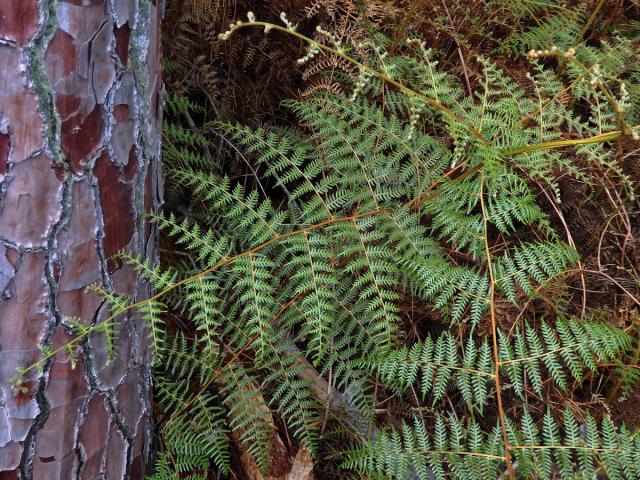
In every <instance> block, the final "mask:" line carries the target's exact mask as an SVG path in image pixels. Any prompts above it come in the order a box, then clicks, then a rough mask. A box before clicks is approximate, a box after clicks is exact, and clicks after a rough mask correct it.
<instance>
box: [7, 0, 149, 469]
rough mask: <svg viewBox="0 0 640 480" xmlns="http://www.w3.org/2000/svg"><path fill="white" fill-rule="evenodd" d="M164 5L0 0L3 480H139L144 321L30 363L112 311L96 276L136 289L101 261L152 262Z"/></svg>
mask: <svg viewBox="0 0 640 480" xmlns="http://www.w3.org/2000/svg"><path fill="white" fill-rule="evenodd" d="M159 20H160V12H159V11H158V8H157V7H156V3H155V2H153V1H150V0H110V1H109V2H107V1H106V0H91V1H87V0H84V1H79V0H58V2H54V0H0V480H4V479H22V480H25V479H37V480H49V479H51V480H54V479H55V480H58V479H65V480H66V479H94V478H108V479H120V478H131V479H141V478H143V475H144V470H145V466H146V465H147V464H148V460H149V458H148V457H149V440H150V436H151V427H150V415H151V411H150V408H151V407H150V398H149V394H150V374H149V367H148V365H149V348H148V341H147V338H146V334H145V332H146V330H145V326H144V324H143V322H142V321H141V319H139V318H137V317H136V316H135V315H132V316H129V317H127V318H126V319H124V320H122V322H123V325H122V327H121V329H120V334H119V336H118V337H117V339H116V342H115V348H116V351H117V357H116V359H115V361H113V362H111V363H109V362H108V358H107V347H106V345H105V342H104V341H103V339H102V338H100V336H96V337H95V338H94V337H91V338H89V339H85V340H84V341H82V343H81V348H80V354H79V358H78V362H77V364H74V363H73V362H71V360H70V358H69V357H68V355H67V354H66V353H59V354H57V355H56V356H55V357H54V358H53V359H52V360H51V361H49V362H46V364H45V365H44V368H43V370H42V371H41V372H38V371H32V372H30V373H29V374H27V376H26V377H25V381H24V383H23V385H22V388H20V389H19V390H13V389H12V388H11V386H10V382H11V380H12V379H13V378H14V377H15V376H16V374H17V368H18V367H25V366H28V365H31V364H33V363H34V362H36V361H37V360H38V359H39V358H41V348H42V347H45V346H46V347H53V348H56V347H59V346H61V345H63V344H65V343H66V342H68V341H69V339H70V338H71V337H70V335H69V328H68V327H69V321H68V318H69V317H76V318H78V319H80V321H82V322H84V323H85V324H93V323H95V322H100V321H102V320H104V318H106V316H107V315H108V311H107V307H106V306H105V304H104V302H103V301H102V299H100V298H99V297H98V296H96V295H93V294H89V293H86V292H85V289H86V287H87V286H89V285H91V284H94V283H97V284H99V285H100V286H102V288H105V289H113V290H115V291H118V292H120V293H124V294H128V295H131V296H132V297H134V299H137V300H139V299H142V298H144V297H145V296H146V295H148V293H149V289H148V286H147V285H145V284H144V283H143V282H142V281H141V279H139V278H138V276H137V274H136V272H135V270H133V269H132V268H130V267H128V266H123V265H121V264H119V263H116V262H111V261H110V259H109V257H110V256H112V255H113V254H115V253H117V252H118V251H119V250H123V249H127V250H129V251H131V252H133V253H135V254H138V255H141V256H143V257H147V258H150V259H152V260H153V259H155V255H156V244H157V242H156V232H155V231H154V230H153V229H151V228H150V227H149V225H145V223H144V222H143V221H142V218H143V216H142V215H143V213H144V210H145V209H146V210H154V209H156V208H157V207H158V205H159V202H160V195H161V193H160V192H161V189H160V181H159V177H158V172H159V168H158V159H159V130H160V127H161V118H160V116H161V114H160V112H161V103H160V90H161V81H160V55H159V51H158V49H159V42H158V28H159Z"/></svg>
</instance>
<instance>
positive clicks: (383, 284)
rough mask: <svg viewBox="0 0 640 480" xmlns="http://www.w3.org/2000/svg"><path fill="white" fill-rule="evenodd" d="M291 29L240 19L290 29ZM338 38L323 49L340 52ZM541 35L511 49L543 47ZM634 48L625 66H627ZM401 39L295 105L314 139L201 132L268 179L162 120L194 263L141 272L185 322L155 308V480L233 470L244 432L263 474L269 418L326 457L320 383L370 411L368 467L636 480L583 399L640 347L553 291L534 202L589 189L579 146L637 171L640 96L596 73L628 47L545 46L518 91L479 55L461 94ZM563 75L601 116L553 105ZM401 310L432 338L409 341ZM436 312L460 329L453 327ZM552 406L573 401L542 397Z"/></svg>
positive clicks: (353, 458) (177, 223)
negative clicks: (232, 451)
mask: <svg viewBox="0 0 640 480" xmlns="http://www.w3.org/2000/svg"><path fill="white" fill-rule="evenodd" d="M284 20H285V27H277V26H269V24H261V23H260V22H256V21H255V19H254V18H250V21H249V22H248V23H246V24H242V23H238V24H234V25H233V29H236V28H241V27H245V26H248V27H251V26H253V27H255V26H260V27H265V29H266V28H267V27H268V28H269V29H272V28H276V29H278V28H279V29H280V30H284V31H290V32H292V31H293V26H292V25H291V24H290V23H289V22H288V21H286V17H284ZM549 21H550V20H549ZM328 38H329V40H327V45H328V46H326V45H318V44H317V43H316V42H315V41H312V43H311V52H316V53H318V52H320V51H322V50H324V51H329V52H332V53H334V54H338V55H342V56H346V53H345V52H346V50H345V48H346V47H345V46H343V45H339V44H337V40H335V39H332V38H330V37H328ZM534 38H536V37H535V33H530V34H529V36H524V37H522V38H521V39H519V40H513V41H512V42H511V43H510V44H507V45H506V46H505V48H514V49H515V50H516V51H520V50H522V47H523V46H525V45H526V46H527V47H528V46H529V45H531V46H532V48H535V47H534V46H533V45H534ZM621 42H622V43H621V45H620V46H619V48H618V49H617V50H616V52H617V54H618V55H621V56H624V55H627V57H629V56H632V55H634V53H633V51H632V50H630V49H629V48H628V45H626V44H624V42H623V41H622V40H621ZM389 46H390V45H389V42H388V41H387V40H386V39H384V38H383V37H380V38H379V39H378V44H376V46H375V48H372V49H371V57H370V58H361V59H358V60H353V59H352V60H353V62H354V64H356V65H358V68H359V69H360V71H361V75H360V76H359V77H358V79H355V80H353V82H354V83H353V85H352V87H353V94H352V95H348V96H345V97H342V96H339V95H335V94H331V93H326V94H322V93H315V94H314V95H313V96H310V97H307V98H305V99H304V100H290V101H287V102H286V103H285V106H286V107H287V108H288V109H289V110H290V111H291V112H292V113H293V114H294V115H295V116H296V118H297V120H298V123H299V128H280V127H275V126H264V127H262V128H258V129H251V128H247V127H244V126H242V125H237V124H224V123H216V124H213V125H208V127H207V129H205V131H206V132H209V133H214V134H215V135H216V136H220V137H222V138H224V140H225V141H226V142H229V143H231V144H233V145H234V148H237V149H238V151H241V152H243V153H244V154H246V155H247V156H249V157H250V158H252V159H255V161H256V168H257V172H258V177H259V178H257V179H255V180H254V182H253V183H252V182H251V181H249V182H247V181H244V182H243V181H239V180H238V179H234V178H230V177H229V176H226V175H225V174H224V173H223V171H222V169H221V168H220V167H219V166H216V165H215V162H214V161H213V160H212V159H210V158H207V157H206V155H204V153H203V152H204V146H205V145H206V144H208V143H211V142H212V141H211V140H210V139H208V138H207V137H206V136H205V133H203V132H195V131H192V130H187V129H184V128H182V127H180V126H178V125H174V124H170V125H167V128H166V129H165V152H166V158H167V163H168V165H167V171H166V174H167V178H168V179H169V181H170V183H169V189H170V194H173V195H178V196H180V195H183V196H184V192H189V195H188V198H189V199H190V201H191V205H190V208H189V209H188V210H187V211H186V213H185V212H182V214H181V215H179V217H180V218H178V217H177V216H176V214H174V213H167V214H163V215H159V216H157V217H154V221H155V222H156V223H157V224H158V225H159V226H160V227H161V228H162V229H164V231H165V232H166V234H167V235H168V236H169V237H171V238H172V239H173V241H174V245H175V247H176V248H177V249H182V250H183V252H184V256H178V257H177V260H176V261H175V262H174V263H175V265H174V266H173V267H171V268H172V269H173V270H168V271H164V272H163V271H159V270H157V269H153V268H150V267H149V266H147V265H142V264H139V263H136V261H135V259H131V258H129V259H128V260H129V261H130V262H133V263H134V264H136V266H137V267H138V268H139V269H141V270H142V271H144V272H145V273H146V274H147V275H148V277H149V279H150V280H151V281H153V282H154V283H155V284H156V286H157V288H158V291H159V292H160V294H162V295H163V299H162V301H163V302H164V303H165V304H166V305H167V306H168V308H169V309H170V311H171V312H172V315H174V316H177V317H178V318H179V319H180V322H178V325H179V324H180V323H185V322H191V323H192V324H193V328H191V329H189V331H190V332H191V334H190V337H189V338H186V337H185V336H184V335H183V334H181V333H179V334H178V336H176V335H175V333H174V330H175V328H176V326H175V325H174V324H173V323H172V325H171V328H170V329H168V327H167V326H166V325H165V322H164V320H163V318H164V317H161V316H160V315H159V314H158V312H159V310H160V309H159V307H157V308H155V309H153V308H147V311H146V313H147V314H148V315H149V316H150V317H153V319H152V321H151V322H150V328H151V330H152V332H153V335H152V337H153V338H154V339H157V341H156V345H155V346H156V348H155V352H154V355H155V364H156V365H157V366H158V369H159V370H158V371H159V374H161V375H163V376H164V378H166V379H167V380H163V381H162V382H161V383H160V384H159V392H160V396H159V398H160V401H161V402H163V404H164V405H165V406H166V407H167V408H168V409H169V410H170V411H171V412H173V413H172V414H171V415H172V416H171V418H170V420H169V421H168V425H169V427H168V428H167V429H165V430H164V439H165V442H166V444H167V447H166V451H165V452H163V453H162V455H161V456H160V459H159V468H158V473H157V474H156V476H155V477H154V478H158V479H160V478H169V475H170V474H171V472H172V468H173V471H178V472H182V471H189V472H194V471H195V472H197V471H200V472H204V471H205V470H206V468H207V466H206V465H205V463H206V462H204V463H203V459H205V458H212V459H213V461H214V463H215V465H217V467H218V468H219V469H220V470H221V471H223V472H225V471H228V470H229V454H228V452H227V451H226V449H227V448H228V447H227V445H228V437H227V436H228V434H229V432H236V433H237V434H238V435H237V436H238V438H239V440H238V441H239V442H241V444H242V445H244V446H245V447H246V448H247V449H248V451H249V454H250V455H251V456H253V457H254V458H255V460H256V463H257V464H258V465H259V467H260V468H261V469H262V470H263V471H266V470H267V469H268V465H269V454H270V450H269V449H270V438H271V436H272V435H273V433H274V428H275V427H274V423H273V419H272V415H277V416H278V417H279V418H280V419H281V420H282V422H284V425H285V427H284V428H286V429H287V430H288V431H289V432H290V433H291V435H292V437H293V438H294V439H295V442H296V443H297V444H299V445H302V446H304V447H306V448H308V449H309V450H310V451H311V452H312V453H313V454H318V451H319V448H320V445H321V441H322V439H323V424H324V423H325V421H326V418H325V416H326V415H327V412H330V411H331V410H332V408H333V407H332V405H334V403H333V402H332V400H331V399H327V398H322V395H319V393H318V390H319V389H318V386H317V382H319V381H320V382H328V383H327V385H328V388H329V389H330V390H331V391H333V392H335V394H334V395H336V396H341V398H343V399H346V400H344V402H346V404H348V405H349V408H350V409H351V413H352V414H353V412H354V411H355V412H356V413H355V415H356V416H357V417H358V418H359V419H361V420H362V419H364V428H359V427H357V426H355V425H356V423H357V422H356V423H354V422H352V423H351V426H352V427H353V428H352V430H353V441H352V447H350V448H349V449H346V450H345V451H343V452H341V455H342V460H343V463H342V466H343V468H344V469H346V470H352V471H354V472H356V473H357V474H365V475H369V476H373V477H376V478H377V477H385V478H386V477H393V478H401V479H404V478H420V479H423V478H424V479H430V478H446V477H450V476H454V477H455V478H469V479H481V478H502V477H510V478H516V477H517V478H531V477H535V478H557V477H558V476H560V477H562V478H574V477H584V478H587V477H589V478H591V477H594V476H598V475H603V474H606V475H607V476H608V477H609V478H638V477H640V473H639V472H640V470H638V469H637V467H636V466H635V465H637V463H638V461H639V460H640V458H639V457H638V446H639V445H638V441H639V440H638V438H637V437H636V436H635V435H634V434H632V433H631V432H630V431H629V430H628V429H627V428H626V427H624V426H615V425H614V424H613V423H612V421H611V419H610V418H609V417H607V416H605V417H603V418H602V419H595V418H594V417H592V416H590V415H589V414H584V413H583V412H582V411H581V409H580V408H578V406H577V405H578V403H575V404H571V403H570V402H569V400H570V399H571V398H572V395H573V394H574V393H575V392H577V391H579V390H580V389H581V388H582V386H583V384H584V382H585V379H589V381H591V382H593V381H595V382H597V381H606V378H608V377H607V376H606V375H604V371H605V370H606V369H607V367H609V366H619V367H624V360H625V356H626V354H627V353H628V351H629V350H630V348H631V347H632V344H633V342H632V337H631V336H630V335H629V333H628V332H625V331H623V330H620V329H618V328H616V327H613V326H610V325H608V324H607V323H606V321H604V320H603V319H602V318H596V317H594V318H585V317H584V315H583V316H581V318H578V317H579V316H574V315H572V312H570V311H565V310H564V305H565V304H564V303H563V299H562V297H563V295H564V294H563V291H562V285H563V283H562V282H561V281H560V280H561V279H562V277H563V276H564V275H566V274H567V272H569V271H570V270H572V269H574V268H576V266H578V265H579V261H580V260H579V255H578V254H577V252H576V251H575V249H574V248H572V247H571V246H570V245H569V244H568V243H566V242H565V241H563V232H561V231H556V230H555V228H554V226H553V224H552V222H550V220H549V218H548V217H547V215H546V214H545V212H544V211H543V209H542V208H541V206H540V203H539V191H538V190H536V189H534V186H538V187H539V186H542V188H543V189H544V190H545V191H547V190H548V191H550V192H552V197H553V199H554V200H555V201H558V202H560V201H561V198H560V188H559V185H558V181H557V179H558V178H559V177H560V176H562V175H572V176H574V177H576V178H580V179H581V180H582V181H584V182H594V181H597V180H596V179H594V178H592V177H590V176H589V174H588V172H585V171H584V169H580V168H578V167H577V166H576V164H575V162H573V160H572V156H573V155H575V153H576V148H577V149H578V150H579V152H580V154H581V155H584V156H585V157H586V158H587V159H588V161H589V162H594V163H596V164H599V165H606V166H607V168H611V171H613V172H614V174H619V175H620V178H621V181H624V180H625V179H624V178H623V175H622V173H621V172H620V171H619V169H616V166H615V164H614V163H613V162H612V159H611V154H610V151H609V149H608V148H607V146H606V145H604V144H603V143H602V142H601V141H600V139H601V138H600V137H601V136H603V135H604V136H605V137H606V138H604V137H603V138H602V140H609V139H614V138H617V136H621V135H631V134H633V133H634V132H635V130H634V127H632V124H631V123H629V122H632V121H633V120H634V118H633V115H634V113H633V112H634V110H633V109H630V110H627V111H628V112H631V113H629V114H627V116H624V115H622V116H621V115H620V111H621V108H620V105H621V103H620V102H622V101H630V100H629V98H628V96H627V97H625V98H622V99H621V100H618V98H619V97H620V95H618V93H619V89H620V88H622V87H620V85H623V84H624V82H623V83H617V80H615V79H614V80H611V81H610V79H609V78H608V77H607V76H604V75H601V76H600V77H598V78H596V79H595V81H593V80H594V79H593V76H594V75H596V73H597V72H596V70H597V68H596V67H597V62H600V61H601V60H600V58H601V57H603V56H606V55H609V54H610V50H611V49H613V47H611V46H606V47H605V48H604V49H601V50H598V49H595V48H593V47H586V46H580V47H579V48H578V50H577V52H576V51H575V50H573V47H572V49H569V50H561V49H559V48H558V47H556V48H555V49H552V50H550V51H547V52H540V53H539V54H538V53H537V52H534V54H533V55H531V56H530V57H531V61H532V67H531V74H530V75H529V77H528V82H529V88H527V89H523V88H521V87H520V86H519V85H518V83H516V82H515V81H514V80H513V79H512V78H510V77H509V75H508V74H507V73H505V72H504V71H503V70H501V69H500V68H499V67H498V66H497V65H496V64H494V63H492V62H491V61H489V60H486V59H480V60H479V62H480V65H481V71H482V79H481V81H479V85H478V87H477V91H476V92H475V93H474V95H473V96H465V94H464V91H463V89H462V88H461V86H460V85H458V83H457V82H456V81H455V80H454V79H452V78H451V77H450V76H449V75H447V74H445V73H443V72H442V71H441V70H439V67H438V64H437V61H435V60H434V56H433V54H432V52H430V51H429V50H428V49H426V48H425V45H424V42H422V41H420V40H419V39H410V40H409V41H407V42H406V43H405V44H404V45H403V46H402V48H401V49H400V50H399V53H398V54H396V55H391V54H388V52H387V50H386V49H387V47H389ZM616 48H617V47H616ZM545 55H549V56H552V57H553V56H556V57H561V58H562V59H563V61H566V62H568V64H569V65H570V67H569V68H568V69H567V70H566V71H565V72H564V73H563V75H564V76H561V75H558V74H556V73H555V72H554V71H553V70H552V69H550V68H546V67H544V66H543V63H542V61H541V60H540V59H541V58H542V57H544V56H545ZM349 58H350V57H349ZM303 60H304V59H303ZM582 80H586V81H584V82H583V81H582ZM350 81H351V80H349V79H346V80H345V83H346V86H347V87H348V86H349V82H350ZM567 81H570V82H573V83H574V84H580V88H576V89H575V91H574V94H575V95H576V100H577V101H579V102H581V105H583V106H584V105H586V106H587V107H586V108H587V110H588V112H589V113H588V115H587V116H583V117H582V118H581V119H577V116H576V115H575V114H574V112H573V111H571V110H570V108H569V107H568V106H565V105H564V104H563V103H560V102H556V101H555V99H557V98H558V97H559V96H560V95H561V94H562V93H563V90H564V89H565V86H566V82H567ZM395 87H399V88H395ZM617 89H618V90H617ZM525 92H533V93H532V94H528V93H525ZM169 104H170V106H171V108H174V109H175V110H176V111H177V112H180V111H183V112H186V113H189V111H190V110H191V109H193V108H194V107H193V106H192V105H190V104H189V103H187V102H184V101H180V100H178V99H172V98H170V99H169ZM191 113H194V112H191ZM620 122H622V123H620ZM561 131H565V132H569V133H570V134H571V135H572V136H573V137H574V138H578V140H576V141H572V140H566V139H562V138H561V136H560V135H561V133H560V132H561ZM607 132H614V133H613V134H608V133H607ZM606 135H609V136H606ZM213 138H215V136H214V137H213ZM575 145H577V147H576V148H573V146H575ZM561 147H570V148H561ZM261 182H267V185H268V188H267V189H265V188H263V185H262V184H261ZM247 185H249V186H247ZM252 185H255V186H252ZM546 292H553V294H554V295H557V298H555V299H553V301H552V303H553V309H554V311H555V313H554V315H551V316H547V317H546V318H540V317H538V316H536V315H534V314H531V315H529V314H528V313H527V312H528V310H527V308H528V306H530V304H531V302H532V301H534V300H536V299H541V300H542V301H547V302H549V299H548V294H547V293H546ZM408 304H412V305H418V306H419V307H418V308H419V309H422V312H423V317H424V319H426V320H428V321H429V322H430V323H431V324H432V325H433V327H431V328H430V330H431V331H432V332H433V333H432V334H430V335H428V336H425V337H423V338H422V339H418V340H417V341H415V342H409V343H410V344H407V343H408V342H407V333H406V331H407V313H406V308H407V307H406V305H408ZM509 304H510V305H511V307H504V308H503V311H506V312H507V313H501V311H499V308H498V306H499V305H509ZM443 322H444V326H445V327H447V326H448V327H450V329H449V331H444V333H438V332H439V331H441V330H442V325H443ZM438 325H440V327H438ZM178 328H179V327H178ZM167 337H169V338H167ZM171 337H173V340H172V339H171ZM632 368H633V366H632ZM309 371H312V372H315V373H314V375H315V378H316V380H314V379H313V375H312V376H310V375H308V373H309ZM597 379H600V380H597ZM385 395H386V396H388V397H386V398H390V397H395V398H396V401H399V402H405V404H408V405H412V407H411V408H410V410H411V411H412V413H411V415H410V418H409V419H407V420H405V421H404V422H403V423H402V424H401V425H396V427H395V428H387V427H385V426H384V422H383V421H382V420H381V419H380V415H379V413H380V409H379V402H380V400H381V399H383V398H385ZM559 397H560V398H565V399H567V402H568V403H567V405H566V408H564V409H563V408H559V406H558V405H557V404H551V403H553V402H551V403H549V399H550V398H556V399H557V398H559ZM344 402H343V405H344V404H345V403H344ZM571 406H574V407H575V408H573V409H572V408H571ZM334 410H335V409H334ZM461 413H464V417H463V418H461V417H460V414H461ZM376 414H378V415H377V416H376ZM331 415H335V416H339V412H337V411H333V412H332V413H331ZM193 418H195V419H198V420H197V421H189V419H193ZM358 425H360V427H362V422H360V424H358ZM178 426H179V430H180V432H179V433H177V428H178ZM165 475H166V476H165ZM194 478H196V477H194Z"/></svg>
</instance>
